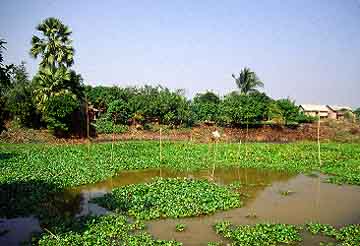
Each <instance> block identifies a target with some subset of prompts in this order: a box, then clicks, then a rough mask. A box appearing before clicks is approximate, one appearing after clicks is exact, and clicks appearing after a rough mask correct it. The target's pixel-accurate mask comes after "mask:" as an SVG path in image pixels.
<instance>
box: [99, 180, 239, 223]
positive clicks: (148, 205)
mask: <svg viewBox="0 0 360 246" xmlns="http://www.w3.org/2000/svg"><path fill="white" fill-rule="evenodd" d="M93 201H95V202H97V203H98V204H99V205H100V206H102V207H105V208H108V209H110V210H112V211H117V212H120V213H125V214H126V215H129V216H134V217H135V218H136V219H138V220H150V219H156V218H180V217H190V216H199V215H206V214H212V213H214V212H215V211H216V210H227V209H230V208H236V207H241V205H242V202H241V201H240V195H239V194H238V193H236V192H233V191H231V190H230V189H228V188H226V187H225V186H220V185H217V184H214V183H210V182H208V181H206V180H191V179H180V178H166V179H164V178H158V179H155V180H154V181H153V182H150V183H145V184H133V185H127V186H124V187H120V188H115V189H114V190H113V191H112V193H109V194H106V195H105V196H103V197H99V198H95V199H94V200H93Z"/></svg>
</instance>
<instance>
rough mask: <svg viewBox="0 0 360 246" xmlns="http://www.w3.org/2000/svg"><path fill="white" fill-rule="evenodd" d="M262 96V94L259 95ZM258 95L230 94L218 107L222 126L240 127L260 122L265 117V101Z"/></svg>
mask: <svg viewBox="0 0 360 246" xmlns="http://www.w3.org/2000/svg"><path fill="white" fill-rule="evenodd" d="M259 94H262V93H259ZM259 94H258V93H254V94H249V95H239V94H236V93H230V94H229V95H227V96H226V97H225V99H224V101H223V102H222V103H221V105H220V112H221V115H220V119H219V121H220V122H221V123H223V124H232V125H241V124H249V123H250V124H252V123H256V122H257V121H262V120H264V119H265V118H266V115H267V104H268V103H267V100H266V99H265V98H263V99H262V100H260V97H261V95H259Z"/></svg>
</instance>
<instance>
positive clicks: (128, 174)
mask: <svg viewBox="0 0 360 246" xmlns="http://www.w3.org/2000/svg"><path fill="white" fill-rule="evenodd" d="M154 177H187V178H193V179H208V180H210V181H213V182H216V183H219V184H224V185H227V184H230V183H233V182H234V181H239V182H241V183H242V184H245V186H243V187H242V188H241V189H240V190H239V192H241V193H242V194H244V196H243V199H244V206H243V207H242V208H237V209H231V210H228V211H223V212H218V213H215V214H214V215H210V216H201V217H192V218H183V219H161V220H153V221H149V222H147V231H148V232H149V233H150V234H152V235H153V236H154V237H156V238H159V239H168V240H170V239H175V240H177V241H180V242H182V243H184V245H190V246H191V245H206V243H207V242H209V241H221V238H220V237H219V236H218V235H217V234H216V233H215V232H214V230H213V225H214V224H215V223H216V222H218V221H220V220H228V221H231V222H232V223H234V224H255V223H259V222H264V221H266V222H276V223H291V224H303V223H306V222H310V221H316V222H321V223H329V224H332V225H335V226H341V225H345V224H355V223H360V209H359V206H358V205H359V204H360V187H358V186H349V185H342V186H339V185H334V184H329V183H325V182H324V180H325V178H326V177H325V176H323V175H317V176H316V177H311V176H305V175H302V174H300V175H297V174H289V173H285V172H276V171H269V170H258V169H245V168H217V169H206V170H200V171H197V172H177V171H173V170H169V169H145V170H135V171H123V172H120V173H119V174H118V175H117V176H114V177H112V178H110V179H108V180H106V181H103V182H99V183H95V184H89V185H83V186H79V187H75V188H72V189H69V190H66V191H65V192H64V193H61V194H56V195H54V196H51V197H49V204H52V205H54V206H50V205H49V209H52V210H53V212H54V213H58V214H64V215H66V216H83V215H87V214H95V215H102V214H106V213H109V211H107V210H106V209H104V208H102V207H100V206H98V205H96V204H93V203H90V202H89V200H91V199H92V198H95V197H99V196H102V195H104V194H106V193H108V192H110V191H111V190H112V189H113V188H115V187H119V186H124V185H128V184H136V183H143V182H149V181H151V179H152V178H154ZM179 223H183V224H186V230H185V231H183V232H176V231H175V227H176V224H179ZM38 231H41V228H40V226H39V221H38V220H37V219H36V218H34V217H26V218H14V219H1V218H0V233H2V235H1V234H0V245H14V244H18V243H20V242H21V241H24V240H29V239H30V237H31V232H38ZM304 240H306V245H311V244H314V245H318V241H319V239H318V238H315V237H311V236H308V235H305V237H304ZM316 242H317V244H315V243H316Z"/></svg>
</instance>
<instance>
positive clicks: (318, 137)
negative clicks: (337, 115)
mask: <svg viewBox="0 0 360 246" xmlns="http://www.w3.org/2000/svg"><path fill="white" fill-rule="evenodd" d="M317 143H318V158H319V171H320V168H321V148H320V116H319V120H318V129H317Z"/></svg>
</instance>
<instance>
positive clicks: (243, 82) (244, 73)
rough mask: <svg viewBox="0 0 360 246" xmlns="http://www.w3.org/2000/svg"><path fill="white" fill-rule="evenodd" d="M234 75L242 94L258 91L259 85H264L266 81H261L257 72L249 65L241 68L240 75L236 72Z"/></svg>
mask: <svg viewBox="0 0 360 246" xmlns="http://www.w3.org/2000/svg"><path fill="white" fill-rule="evenodd" d="M232 77H233V78H234V79H235V83H236V85H237V87H238V88H239V90H240V93H241V94H245V95H247V94H249V93H251V92H256V91H258V90H257V87H264V83H263V82H261V80H260V79H259V78H258V76H257V75H256V73H255V72H253V71H251V70H250V68H247V67H245V68H244V69H242V70H241V72H240V74H239V77H236V76H235V74H232Z"/></svg>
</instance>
